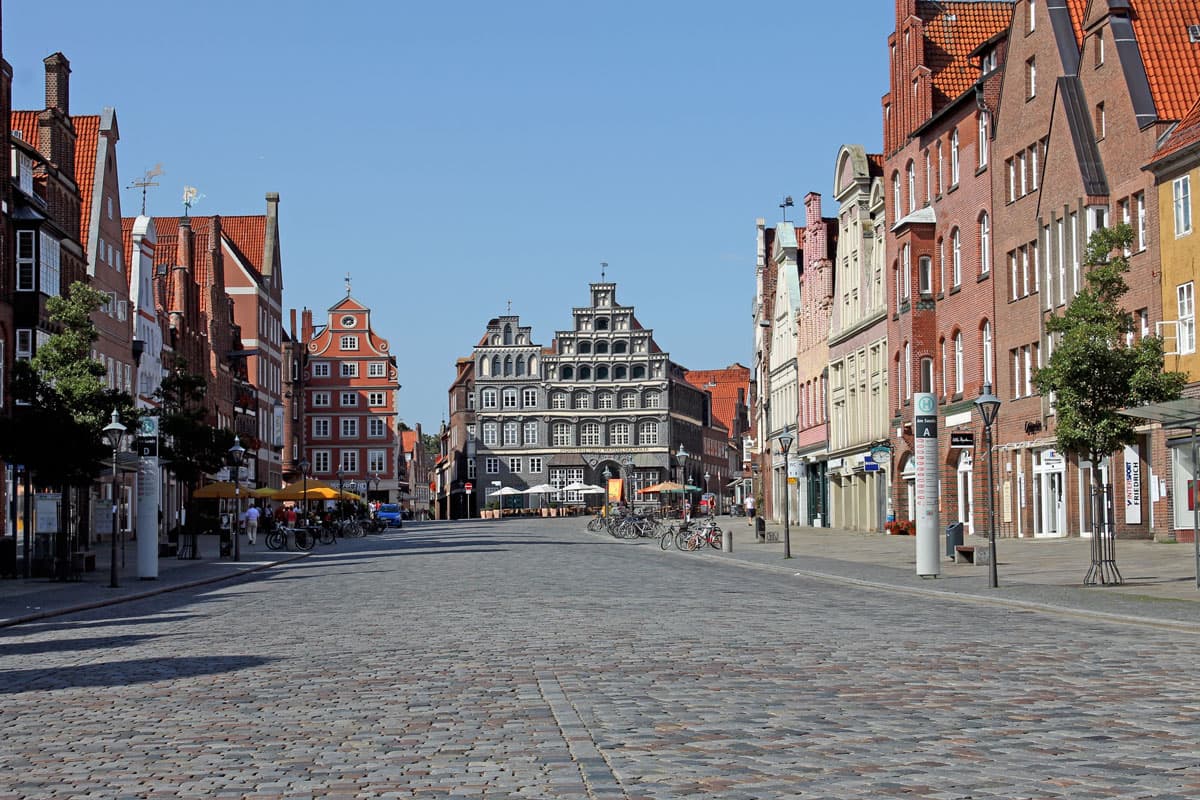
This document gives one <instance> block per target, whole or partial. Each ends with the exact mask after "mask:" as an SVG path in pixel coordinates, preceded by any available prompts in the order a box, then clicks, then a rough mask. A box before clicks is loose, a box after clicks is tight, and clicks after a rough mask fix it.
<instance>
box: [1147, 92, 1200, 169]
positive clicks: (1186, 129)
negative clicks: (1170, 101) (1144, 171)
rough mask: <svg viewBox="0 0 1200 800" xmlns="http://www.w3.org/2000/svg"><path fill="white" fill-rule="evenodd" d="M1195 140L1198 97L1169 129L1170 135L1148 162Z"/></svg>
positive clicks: (1199, 131)
mask: <svg viewBox="0 0 1200 800" xmlns="http://www.w3.org/2000/svg"><path fill="white" fill-rule="evenodd" d="M1196 142H1200V98H1198V99H1197V100H1196V102H1195V103H1193V104H1192V107H1191V108H1190V109H1188V112H1187V113H1186V114H1184V115H1183V119H1181V120H1180V121H1179V124H1178V125H1177V126H1176V127H1175V130H1173V131H1171V135H1170V136H1169V137H1167V140H1166V141H1165V142H1163V146H1162V147H1161V148H1159V150H1158V152H1156V153H1155V154H1154V159H1153V160H1152V161H1151V162H1150V163H1151V164H1154V163H1156V162H1158V161H1161V160H1162V159H1164V158H1166V157H1167V156H1172V155H1175V154H1176V153H1178V152H1180V151H1181V150H1184V149H1186V148H1188V147H1190V146H1193V145H1195V144H1196Z"/></svg>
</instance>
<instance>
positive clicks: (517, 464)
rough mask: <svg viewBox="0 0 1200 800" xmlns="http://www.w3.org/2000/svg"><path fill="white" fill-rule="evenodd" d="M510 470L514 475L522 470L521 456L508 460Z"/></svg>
mask: <svg viewBox="0 0 1200 800" xmlns="http://www.w3.org/2000/svg"><path fill="white" fill-rule="evenodd" d="M508 471H509V472H511V473H513V474H514V475H516V474H518V473H519V472H520V471H521V459H520V457H519V456H518V457H515V458H510V459H509V460H508Z"/></svg>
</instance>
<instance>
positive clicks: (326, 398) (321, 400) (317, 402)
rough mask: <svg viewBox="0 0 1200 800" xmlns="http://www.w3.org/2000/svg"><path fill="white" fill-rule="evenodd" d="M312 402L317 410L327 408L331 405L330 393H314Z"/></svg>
mask: <svg viewBox="0 0 1200 800" xmlns="http://www.w3.org/2000/svg"><path fill="white" fill-rule="evenodd" d="M312 401H313V406H314V407H315V408H325V407H328V406H330V405H331V402H330V395H329V392H313V394H312Z"/></svg>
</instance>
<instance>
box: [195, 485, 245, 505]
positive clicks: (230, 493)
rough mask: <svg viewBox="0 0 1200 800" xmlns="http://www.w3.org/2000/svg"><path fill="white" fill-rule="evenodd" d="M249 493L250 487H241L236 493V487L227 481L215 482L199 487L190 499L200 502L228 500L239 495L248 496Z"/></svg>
mask: <svg viewBox="0 0 1200 800" xmlns="http://www.w3.org/2000/svg"><path fill="white" fill-rule="evenodd" d="M249 493H250V487H248V486H243V487H241V491H240V492H238V491H236V487H235V486H234V485H233V484H232V483H230V482H229V481H217V482H216V483H209V484H205V485H204V486H201V487H200V488H199V489H197V490H196V491H194V492H192V497H195V498H198V499H201V500H230V499H232V498H234V497H237V496H238V495H239V494H240V495H242V496H248V495H249Z"/></svg>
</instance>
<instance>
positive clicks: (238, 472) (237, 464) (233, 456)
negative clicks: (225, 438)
mask: <svg viewBox="0 0 1200 800" xmlns="http://www.w3.org/2000/svg"><path fill="white" fill-rule="evenodd" d="M245 457H246V448H244V447H242V442H241V439H239V438H238V437H237V436H234V437H233V447H231V448H229V460H230V461H232V462H233V525H231V526H230V527H232V528H233V560H234V561H241V560H242V544H241V540H240V539H239V538H238V522H239V521H240V520H241V518H242V459H244V458H245Z"/></svg>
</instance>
